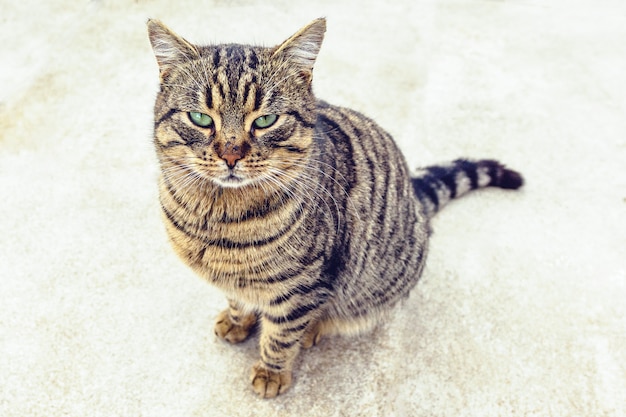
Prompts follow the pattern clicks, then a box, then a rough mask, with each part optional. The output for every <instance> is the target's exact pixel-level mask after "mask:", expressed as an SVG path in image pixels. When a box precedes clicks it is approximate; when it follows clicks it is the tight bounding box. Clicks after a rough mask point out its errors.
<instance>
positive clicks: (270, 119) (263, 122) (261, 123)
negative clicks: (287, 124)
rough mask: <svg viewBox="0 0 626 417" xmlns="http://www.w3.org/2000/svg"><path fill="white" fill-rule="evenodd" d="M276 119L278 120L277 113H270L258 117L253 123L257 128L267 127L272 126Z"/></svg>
mask: <svg viewBox="0 0 626 417" xmlns="http://www.w3.org/2000/svg"><path fill="white" fill-rule="evenodd" d="M276 120H278V116H277V115H275V114H268V115H265V116H261V117H259V118H257V119H256V120H255V121H254V123H253V125H254V127H255V128H257V129H265V128H268V127H270V126H271V125H273V124H274V123H276Z"/></svg>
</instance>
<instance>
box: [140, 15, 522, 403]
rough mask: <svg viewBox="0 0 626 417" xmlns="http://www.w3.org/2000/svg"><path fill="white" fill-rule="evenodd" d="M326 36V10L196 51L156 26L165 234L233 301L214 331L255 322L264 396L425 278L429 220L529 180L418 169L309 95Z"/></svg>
mask: <svg viewBox="0 0 626 417" xmlns="http://www.w3.org/2000/svg"><path fill="white" fill-rule="evenodd" d="M325 31H326V21H325V19H317V20H314V21H313V22H311V23H310V24H308V25H307V26H305V27H304V28H302V29H301V30H300V31H298V32H297V33H295V34H294V35H293V36H291V37H290V38H288V39H287V40H286V41H284V42H283V43H282V44H280V45H278V46H276V47H270V48H267V47H255V46H247V45H239V44H224V45H208V46H197V45H194V44H192V43H190V42H188V41H186V40H185V39H183V38H182V37H180V36H178V35H176V34H175V33H174V32H173V31H171V30H170V29H169V28H167V27H166V26H165V25H164V24H162V23H161V22H159V21H158V20H149V21H148V33H149V39H150V42H151V44H152V47H153V50H154V54H155V56H156V60H157V64H158V67H159V76H160V90H159V92H158V94H157V97H156V103H155V107H154V114H155V120H154V145H155V149H156V154H157V157H158V162H159V165H160V168H161V177H160V185H159V199H160V203H161V208H162V213H163V221H164V223H165V228H166V231H167V234H168V236H169V240H170V243H171V245H172V246H173V248H174V250H175V251H176V253H177V254H178V255H179V256H180V258H181V259H182V260H183V261H184V262H185V263H186V264H187V265H189V266H190V267H191V268H192V269H193V270H194V271H195V272H196V273H197V274H199V275H200V276H201V277H203V278H205V279H206V280H208V281H209V282H210V283H212V284H214V285H215V286H217V287H218V288H220V289H221V290H222V291H223V292H224V293H225V295H226V297H227V299H228V308H227V309H226V310H224V311H223V312H222V313H221V314H219V316H218V317H217V320H216V324H215V333H216V334H217V336H219V337H220V338H222V339H224V340H226V341H227V342H230V343H239V342H241V341H243V340H245V339H246V338H247V337H248V335H249V334H250V333H251V332H252V331H253V330H254V329H255V328H256V327H258V328H259V329H260V330H259V331H260V342H259V343H260V356H261V359H260V360H259V361H258V363H257V364H256V365H254V366H253V368H252V376H251V382H252V388H253V389H254V391H255V392H256V393H257V394H259V395H260V396H261V397H264V398H271V397H275V396H277V395H279V394H281V393H283V392H284V391H285V390H287V389H288V388H289V386H290V385H291V383H292V368H293V364H294V360H295V359H296V357H297V355H298V353H299V351H300V350H301V349H302V348H309V347H311V346H313V345H315V344H317V343H318V342H319V341H320V338H321V337H322V336H324V335H330V334H351V335H352V334H359V333H362V332H364V331H367V330H370V329H372V328H373V327H374V326H376V325H378V324H381V323H383V322H384V321H385V320H386V316H387V314H386V313H387V312H388V311H389V310H390V308H391V307H393V306H394V305H395V304H396V303H397V302H398V301H399V300H401V299H402V298H405V297H407V295H408V293H409V291H410V290H411V289H412V288H413V287H414V286H415V284H416V282H417V280H418V278H419V276H420V274H421V272H422V269H423V267H424V261H425V258H426V253H427V247H428V239H429V235H430V233H431V231H430V226H429V220H430V218H431V217H432V216H433V215H434V214H435V213H436V212H437V211H438V210H440V209H441V208H442V207H443V206H444V205H445V204H446V203H447V202H449V201H450V200H451V199H454V198H456V197H460V196H461V195H463V194H465V193H467V192H468V191H470V190H474V189H477V188H482V187H487V186H494V187H500V188H505V189H517V188H519V187H520V186H522V184H523V179H522V176H521V175H520V174H519V173H518V172H516V171H513V170H510V169H508V168H506V167H505V166H504V165H502V164H501V163H499V162H498V161H495V160H470V159H458V160H455V161H453V162H450V163H446V164H441V165H437V166H431V167H427V168H424V169H421V170H420V171H419V172H418V173H417V174H414V175H413V176H411V175H410V173H409V169H408V167H407V163H406V161H405V159H404V157H403V155H402V154H401V153H400V150H399V149H398V147H397V146H396V144H395V143H394V141H393V139H392V138H391V136H390V135H389V134H388V133H387V132H386V131H384V130H383V129H382V128H380V127H379V126H378V125H377V124H376V123H375V122H374V121H373V120H371V119H369V118H367V117H365V116H363V115H362V114H360V113H358V112H356V111H354V110H350V109H347V108H341V107H336V106H333V105H330V104H328V103H326V102H324V101H321V100H318V99H316V97H315V96H314V94H313V91H312V76H313V65H314V63H315V60H316V57H317V54H318V52H319V50H320V46H321V44H322V40H323V38H324V34H325Z"/></svg>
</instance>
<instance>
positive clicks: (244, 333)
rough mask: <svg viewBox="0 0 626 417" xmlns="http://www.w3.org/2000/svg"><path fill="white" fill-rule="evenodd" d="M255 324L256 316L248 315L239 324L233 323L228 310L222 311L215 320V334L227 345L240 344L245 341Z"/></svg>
mask: <svg viewBox="0 0 626 417" xmlns="http://www.w3.org/2000/svg"><path fill="white" fill-rule="evenodd" d="M255 324H256V315H254V314H249V315H246V316H245V317H243V318H242V319H241V320H240V322H239V323H236V322H234V321H233V320H232V319H231V317H230V314H229V311H228V310H224V311H222V312H221V313H220V314H219V315H218V316H217V319H216V320H215V334H216V335H217V336H218V337H219V338H220V339H224V340H226V341H227V342H229V343H233V344H234V343H240V342H243V341H244V340H246V338H247V337H248V335H249V334H250V331H251V330H252V328H253V327H254V325H255Z"/></svg>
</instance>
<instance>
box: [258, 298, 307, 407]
mask: <svg viewBox="0 0 626 417" xmlns="http://www.w3.org/2000/svg"><path fill="white" fill-rule="evenodd" d="M294 311H296V312H298V314H300V313H301V312H302V311H304V310H302V308H301V307H300V308H296V309H295V310H294ZM313 315H314V314H313V313H310V314H309V316H310V317H307V314H302V316H300V317H298V318H297V319H296V320H289V317H288V316H287V318H283V317H272V316H268V315H264V316H262V317H261V338H260V351H261V360H260V361H259V362H258V363H257V364H256V365H255V366H254V367H253V368H252V375H251V379H252V387H253V389H254V391H255V392H256V393H257V394H259V395H260V396H261V397H263V398H272V397H276V396H277V395H278V394H281V393H283V392H285V391H286V390H287V388H289V386H290V385H291V370H292V367H293V363H294V361H295V359H296V357H297V356H298V353H299V352H300V342H301V340H302V337H303V336H304V334H305V332H306V330H307V328H308V327H309V323H311V322H314V317H313Z"/></svg>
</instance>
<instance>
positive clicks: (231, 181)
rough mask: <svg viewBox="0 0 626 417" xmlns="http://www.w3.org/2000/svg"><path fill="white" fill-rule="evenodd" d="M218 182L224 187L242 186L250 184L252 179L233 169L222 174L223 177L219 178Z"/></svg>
mask: <svg viewBox="0 0 626 417" xmlns="http://www.w3.org/2000/svg"><path fill="white" fill-rule="evenodd" d="M217 182H218V184H219V185H221V186H222V187H231V188H235V187H242V186H244V185H246V184H248V183H249V182H250V180H249V179H247V178H245V177H242V176H240V175H237V174H235V173H234V172H232V171H231V172H229V173H228V174H226V175H224V176H222V177H221V178H217Z"/></svg>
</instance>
